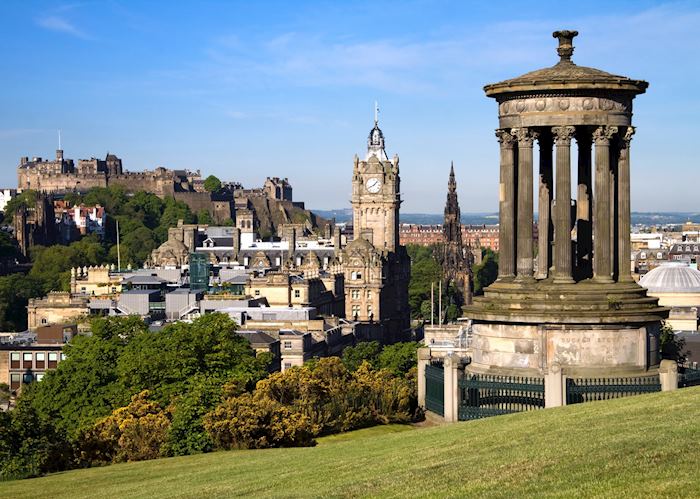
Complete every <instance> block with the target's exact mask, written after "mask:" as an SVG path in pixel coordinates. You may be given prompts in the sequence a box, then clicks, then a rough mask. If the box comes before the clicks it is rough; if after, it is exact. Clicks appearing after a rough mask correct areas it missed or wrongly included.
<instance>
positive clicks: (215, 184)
mask: <svg viewBox="0 0 700 499" xmlns="http://www.w3.org/2000/svg"><path fill="white" fill-rule="evenodd" d="M204 189H205V190H206V191H207V192H218V191H219V190H221V180H219V179H218V178H217V177H215V176H214V175H209V176H208V177H207V178H206V179H204Z"/></svg>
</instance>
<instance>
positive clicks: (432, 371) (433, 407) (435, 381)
mask: <svg viewBox="0 0 700 499" xmlns="http://www.w3.org/2000/svg"><path fill="white" fill-rule="evenodd" d="M425 408H426V409H427V410H429V411H430V412H434V413H435V414H439V415H440V416H444V415H445V370H444V369H443V367H442V365H437V364H428V365H427V366H425Z"/></svg>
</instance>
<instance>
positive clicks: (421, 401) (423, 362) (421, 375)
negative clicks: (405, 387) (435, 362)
mask: <svg viewBox="0 0 700 499" xmlns="http://www.w3.org/2000/svg"><path fill="white" fill-rule="evenodd" d="M417 353H418V407H423V408H425V366H427V365H428V363H430V348H419V349H418V352H417Z"/></svg>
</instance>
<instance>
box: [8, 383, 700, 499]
mask: <svg viewBox="0 0 700 499" xmlns="http://www.w3.org/2000/svg"><path fill="white" fill-rule="evenodd" d="M401 429H402V428H400V427H399V428H397V427H388V428H383V429H381V428H371V429H368V430H361V431H360V432H357V433H355V434H353V435H343V436H336V437H331V438H329V439H327V440H324V441H322V442H321V443H320V445H318V446H317V447H315V448H303V449H272V450H257V451H234V452H218V453H213V454H205V455H199V456H189V457H182V458H172V459H163V460H158V461H149V462H141V463H128V464H121V465H114V466H109V467H105V468H95V469H88V470H77V471H70V472H65V473H59V474H56V475H51V476H48V477H44V478H38V479H33V480H24V481H17V482H8V483H3V484H0V497H13V498H22V497H27V498H37V497H91V498H99V497H105V498H123V497H143V498H149V499H151V498H156V497H226V496H232V495H256V496H276V497H294V496H309V497H327V496H380V497H408V496H416V495H419V496H436V497H445V496H450V495H451V496H460V497H461V496H488V497H504V498H506V497H508V498H511V497H542V496H557V497H582V496H584V497H590V496H605V497H616V498H617V497H698V496H700V470H698V463H699V462H700V452H699V447H698V446H699V445H700V444H699V443H700V387H697V388H688V389H684V390H680V391H676V392H673V393H658V394H651V395H643V396H637V397H630V398H626V399H619V400H614V401H607V402H596V403H589V404H581V405H577V406H570V407H564V408H559V409H552V410H546V411H537V412H530V413H526V414H514V415H510V416H502V417H497V418H491V419H487V420H481V421H474V422H468V423H460V424H455V425H447V426H438V427H432V428H420V429H413V430H406V431H399V430H401ZM384 430H386V431H384Z"/></svg>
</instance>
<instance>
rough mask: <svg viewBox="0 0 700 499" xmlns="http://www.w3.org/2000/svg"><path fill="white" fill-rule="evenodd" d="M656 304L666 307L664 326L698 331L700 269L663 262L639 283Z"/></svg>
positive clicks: (679, 329)
mask: <svg viewBox="0 0 700 499" xmlns="http://www.w3.org/2000/svg"><path fill="white" fill-rule="evenodd" d="M639 284H640V285H641V286H642V287H644V288H646V289H647V292H648V293H649V296H653V297H656V298H658V299H659V305H662V306H664V307H669V308H670V312H669V316H668V321H667V323H668V324H669V325H670V326H671V327H672V328H673V330H674V331H697V330H698V310H700V270H697V269H696V268H693V267H691V266H689V265H687V264H685V263H678V262H665V263H663V264H661V265H659V266H658V267H655V268H654V269H652V270H650V271H649V272H648V273H647V274H645V275H643V276H642V278H641V279H640V280H639Z"/></svg>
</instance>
